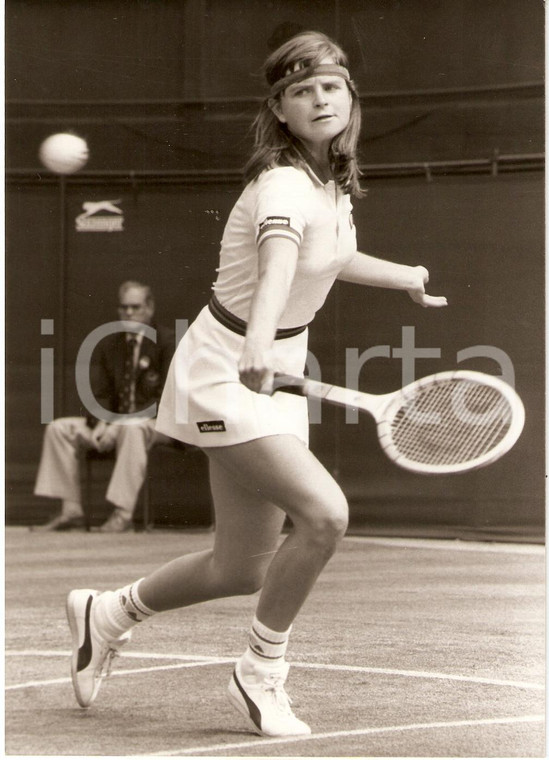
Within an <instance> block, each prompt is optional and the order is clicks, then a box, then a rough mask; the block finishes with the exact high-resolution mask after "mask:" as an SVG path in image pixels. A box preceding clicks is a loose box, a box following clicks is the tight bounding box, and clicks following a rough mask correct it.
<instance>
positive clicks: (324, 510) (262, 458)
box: [210, 436, 347, 736]
mask: <svg viewBox="0 0 549 760" xmlns="http://www.w3.org/2000/svg"><path fill="white" fill-rule="evenodd" d="M244 449H248V451H247V452H245V451H244ZM250 451H252V452H253V457H250V456H249V453H250ZM242 454H245V456H244V457H242ZM210 455H211V457H212V458H213V459H214V461H220V462H222V463H223V464H222V467H223V470H224V471H225V472H227V473H229V472H230V473H234V475H232V477H235V478H236V479H238V481H239V483H240V484H241V485H242V484H243V483H245V484H246V487H248V488H249V487H251V488H252V489H253V490H255V491H257V492H258V493H259V494H260V495H262V496H264V497H267V498H269V499H270V500H271V501H276V503H277V504H280V505H281V506H283V507H284V510H285V511H286V512H287V513H288V514H289V515H290V516H291V518H292V523H293V528H292V530H291V532H290V534H289V535H288V537H287V538H286V539H285V541H284V542H283V544H282V545H281V546H280V548H279V549H278V551H277V552H276V553H275V555H274V557H273V559H272V561H271V562H270V564H269V567H268V570H267V573H266V577H265V581H264V584H263V589H262V592H261V596H260V600H259V605H258V608H257V611H256V615H255V617H254V620H253V623H252V627H251V630H250V636H249V645H248V648H247V650H246V652H245V653H244V655H243V656H242V657H241V658H240V659H239V661H238V662H237V664H236V667H235V670H234V673H233V676H232V678H231V682H230V684H229V697H230V699H231V702H232V704H233V705H234V706H235V707H236V708H237V709H238V710H239V712H240V713H241V714H242V715H244V716H245V717H246V718H247V720H248V722H249V724H250V726H251V727H252V728H253V730H254V731H255V732H256V733H259V734H262V735H267V736H282V735H297V734H307V733H309V732H310V728H309V726H308V725H307V724H306V723H303V721H301V720H299V719H298V718H297V717H296V716H295V715H294V714H293V712H292V710H291V707H290V701H289V698H288V697H287V695H286V692H285V689H284V684H285V681H286V678H287V675H288V669H289V666H288V664H287V663H286V661H285V653H286V648H287V645H288V637H289V633H290V629H291V624H292V621H293V619H294V617H295V615H296V614H297V612H298V610H299V609H300V607H301V605H302V604H303V602H304V601H305V599H306V598H307V596H308V594H309V592H310V590H311V588H312V586H313V584H314V582H315V580H316V578H317V576H318V573H319V572H320V571H321V569H322V568H323V567H324V565H325V563H326V561H327V560H328V558H329V557H330V556H331V554H332V553H333V551H334V549H335V546H336V544H337V542H338V540H339V538H341V536H342V535H343V533H344V530H345V528H346V525H347V504H346V500H345V498H344V496H343V494H342V492H341V490H340V488H339V486H338V485H337V484H336V483H335V481H334V480H333V478H332V477H331V475H330V474H329V473H328V472H327V471H326V470H325V469H324V467H323V466H322V465H321V464H320V463H319V462H318V460H317V459H316V458H315V457H314V456H313V455H312V454H311V453H310V452H309V451H308V449H307V448H306V447H305V446H304V445H303V444H302V443H301V442H300V441H299V440H298V439H296V438H293V437H290V436H277V437H273V438H266V439H261V440H260V441H256V442H254V443H253V444H252V445H251V446H250V445H245V446H244V447H243V448H239V447H231V448H230V449H224V450H216V451H215V452H210ZM242 487H244V486H242ZM220 498H221V499H222V498H223V494H221V497H220Z"/></svg>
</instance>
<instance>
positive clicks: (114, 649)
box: [67, 588, 131, 707]
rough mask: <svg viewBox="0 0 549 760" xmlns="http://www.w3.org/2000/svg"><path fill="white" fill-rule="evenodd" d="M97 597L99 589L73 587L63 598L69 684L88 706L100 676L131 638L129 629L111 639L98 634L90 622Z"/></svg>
mask: <svg viewBox="0 0 549 760" xmlns="http://www.w3.org/2000/svg"><path fill="white" fill-rule="evenodd" d="M98 598H99V592H97V591H94V590H93V589H89V588H79V589H73V591H71V592H70V593H69V595H68V597H67V618H68V621H69V626H70V629H71V634H72V657H71V676H72V685H73V687H74V693H75V695H76V699H77V702H78V704H79V705H80V706H81V707H89V706H90V705H91V703H92V702H93V701H94V699H95V697H96V696H97V692H98V691H99V687H100V686H101V680H102V678H103V677H104V675H109V673H110V667H111V664H112V659H113V657H115V656H116V655H117V654H118V650H119V649H120V647H121V646H123V645H124V644H126V643H127V642H128V641H129V640H130V638H131V632H130V631H128V632H127V633H125V634H123V635H122V636H121V637H120V638H118V639H115V640H112V641H109V640H107V639H105V638H104V637H103V636H102V635H101V633H100V632H99V631H98V630H97V628H96V626H95V622H94V617H95V615H94V613H95V606H96V604H97V599H98Z"/></svg>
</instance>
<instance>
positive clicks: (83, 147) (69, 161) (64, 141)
mask: <svg viewBox="0 0 549 760" xmlns="http://www.w3.org/2000/svg"><path fill="white" fill-rule="evenodd" d="M38 156H39V158H40V161H41V162H42V163H43V164H44V166H45V167H46V168H47V169H49V170H50V171H52V172H55V173H56V174H74V172H77V171H78V170H79V169H81V168H82V167H83V166H84V165H85V164H86V162H87V160H88V157H89V150H88V144H87V142H86V141H85V140H84V138H82V137H78V135H72V134H70V133H69V132H59V133H58V134H56V135H50V136H49V137H47V138H46V139H45V140H44V142H43V143H42V144H41V145H40V150H39V152H38Z"/></svg>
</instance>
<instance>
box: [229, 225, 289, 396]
mask: <svg viewBox="0 0 549 760" xmlns="http://www.w3.org/2000/svg"><path fill="white" fill-rule="evenodd" d="M298 252H299V249H298V246H297V245H296V243H295V242H294V241H292V240H290V239H287V238H283V237H272V238H268V239H267V240H265V241H264V242H263V243H262V244H261V245H260V247H259V253H258V257H259V260H258V282H257V286H256V289H255V292H254V296H253V298H252V303H251V307H250V316H249V319H248V328H247V330H246V340H245V342H244V349H243V351H242V355H241V358H240V361H239V364H238V370H239V374H240V380H241V382H242V383H244V385H246V386H247V387H248V388H250V390H252V391H256V392H259V391H260V390H261V388H262V387H263V386H264V385H265V384H268V383H271V382H272V378H273V374H274V370H275V367H274V366H273V363H272V345H273V341H274V338H275V334H276V329H277V326H278V323H279V320H280V317H281V315H282V313H283V311H284V309H285V307H286V303H287V301H288V296H289V293H290V287H291V285H292V281H293V279H294V275H295V270H296V266H297V258H298Z"/></svg>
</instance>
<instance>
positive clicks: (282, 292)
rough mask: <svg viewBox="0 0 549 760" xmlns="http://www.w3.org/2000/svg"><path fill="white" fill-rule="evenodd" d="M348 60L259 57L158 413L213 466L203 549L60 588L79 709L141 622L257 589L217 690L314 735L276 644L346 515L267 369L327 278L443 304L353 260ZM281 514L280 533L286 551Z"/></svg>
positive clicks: (353, 121) (289, 363)
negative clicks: (231, 200) (211, 276)
mask: <svg viewBox="0 0 549 760" xmlns="http://www.w3.org/2000/svg"><path fill="white" fill-rule="evenodd" d="M347 67H348V63H347V58H346V56H345V54H344V52H343V51H342V50H341V49H340V48H339V47H338V46H337V45H336V44H334V43H333V42H332V41H331V40H330V39H328V38H327V37H326V36H324V35H322V34H319V33H316V32H307V33H302V34H299V35H297V36H295V37H293V38H292V39H291V40H289V41H288V42H286V43H284V44H283V45H282V46H281V47H280V48H278V49H277V50H276V51H275V52H273V53H272V54H271V55H270V57H269V58H268V59H267V61H266V64H265V75H266V79H267V83H268V85H269V87H270V95H269V97H268V98H267V99H266V100H265V102H264V103H263V105H262V107H261V109H260V112H259V114H258V116H257V119H256V124H255V126H256V143H255V151H254V153H253V155H252V157H251V159H250V161H249V163H248V165H247V167H246V170H245V178H246V181H247V184H246V187H245V189H244V190H243V192H242V195H241V196H240V198H239V199H238V201H237V202H236V204H235V206H234V208H233V210H232V212H231V214H230V216H229V219H228V222H227V226H226V228H225V231H224V235H223V239H222V243H221V254H220V264H219V269H218V277H217V281H216V283H215V285H214V288H213V295H212V298H211V301H210V303H209V304H208V306H206V307H205V308H204V309H203V310H202V312H201V313H200V314H199V315H198V317H197V319H196V321H195V322H194V323H193V324H192V325H191V327H190V329H189V330H188V331H187V333H186V334H185V336H184V337H183V339H182V341H181V342H180V344H179V347H178V349H177V352H176V355H175V356H174V360H173V361H172V365H171V368H170V371H169V374H168V379H167V382H166V385H165V389H164V394H163V397H162V401H161V404H160V409H159V414H158V419H157V429H158V430H159V431H161V432H162V433H165V434H167V435H169V436H172V437H174V438H177V439H180V440H182V441H185V442H187V443H191V444H196V445H198V446H200V447H202V448H203V449H204V451H205V452H206V453H207V455H208V457H209V462H210V480H211V490H212V495H213V499H214V503H215V515H216V518H215V520H216V531H215V539H214V545H213V548H212V549H209V550H207V551H203V552H197V553H192V554H187V555H185V556H181V557H179V558H177V559H174V560H172V561H171V562H168V563H167V564H165V565H164V566H162V567H160V568H159V569H157V570H156V571H154V572H152V573H151V574H150V575H148V576H147V577H145V578H141V579H140V580H137V581H135V582H134V583H130V584H129V585H128V586H126V587H124V588H121V589H118V590H116V591H105V592H103V593H99V592H98V591H95V590H90V589H76V590H73V591H71V592H70V594H69V597H68V600H67V614H68V619H69V623H70V626H71V631H72V635H73V655H72V677H73V684H74V688H75V692H76V697H77V700H78V702H79V704H80V705H81V706H83V707H88V706H89V705H90V704H91V703H92V702H93V701H94V699H95V697H96V694H97V691H98V688H99V686H100V681H101V675H102V672H103V670H104V669H105V667H106V663H107V661H108V660H110V658H111V657H112V656H113V655H114V654H115V653H116V652H117V651H118V649H119V648H120V646H121V645H122V644H124V643H125V642H126V641H127V640H128V638H129V635H130V629H131V628H132V627H133V626H134V625H136V624H137V623H140V622H142V621H144V620H147V619H148V618H150V617H151V616H152V615H154V614H155V613H158V612H162V611H165V610H172V609H175V608H179V607H186V606H188V605H192V604H197V603H199V602H205V601H208V600H210V599H217V598H220V597H227V596H234V595H242V594H253V593H255V592H257V591H258V590H260V589H261V594H260V595H259V601H258V605H257V609H256V613H255V617H254V619H253V621H252V623H251V628H250V631H249V640H248V646H247V649H246V651H245V652H244V654H243V655H242V657H241V658H240V659H239V660H238V662H237V663H236V667H235V669H234V673H233V675H232V678H231V681H230V684H229V698H230V700H231V702H232V704H233V705H234V706H235V707H236V708H237V710H239V711H240V713H242V715H243V716H245V718H246V719H247V721H248V723H249V725H250V726H251V728H252V730H254V731H255V732H257V733H259V734H261V735H266V736H287V735H299V734H308V733H310V730H311V729H310V728H309V726H308V725H307V724H306V723H305V722H303V721H302V720H300V719H299V718H297V717H296V716H295V715H294V713H293V712H292V710H291V707H290V700H289V697H288V696H287V694H286V691H285V688H284V684H285V681H286V678H287V675H288V668H289V666H288V663H287V662H286V659H285V655H286V648H287V645H288V637H289V634H290V630H291V627H292V624H293V622H294V619H295V617H296V615H297V613H298V612H299V610H300V608H301V606H302V605H303V603H304V602H305V600H306V599H307V596H308V594H309V592H310V591H311V589H312V587H313V585H314V583H315V581H316V579H317V577H318V575H319V573H320V572H321V570H322V569H323V567H324V566H325V564H326V563H327V561H328V560H329V558H330V557H331V556H332V554H333V553H334V550H335V549H336V546H337V544H338V542H339V541H340V539H341V538H342V537H343V535H344V533H345V531H346V528H347V521H348V508H347V502H346V499H345V496H344V494H343V492H342V491H341V488H340V487H339V485H338V484H337V483H336V482H335V480H334V479H333V478H332V476H331V475H330V473H328V472H327V470H326V469H325V468H324V467H323V465H322V464H321V463H320V462H319V461H318V460H317V459H316V457H315V456H314V455H313V454H312V453H311V451H310V450H309V448H308V445H307V444H308V432H307V431H308V417H307V402H306V399H304V398H300V397H298V396H295V395H292V394H288V393H283V392H280V393H276V394H274V395H273V396H270V395H267V394H262V393H260V391H261V390H262V389H263V390H265V389H267V388H269V387H270V384H271V383H272V379H273V373H274V372H275V371H280V372H286V373H289V374H294V375H295V374H298V375H301V376H302V375H303V371H304V367H305V360H306V352H307V330H308V328H307V325H308V324H309V323H310V322H311V321H312V320H313V318H314V315H315V313H316V311H317V310H318V309H319V308H320V307H321V306H322V304H323V303H324V300H325V298H326V296H327V294H328V292H329V290H330V288H331V286H332V284H333V283H334V281H335V279H336V278H339V279H342V280H346V281H349V282H355V283H359V284H361V285H370V286H380V287H385V288H394V289H399V290H402V291H407V292H408V294H409V295H410V296H411V298H412V299H413V300H414V301H416V302H417V303H418V304H420V305H422V306H434V307H438V306H443V305H445V303H446V299H445V298H442V297H431V296H428V295H426V293H425V283H426V282H427V280H428V273H427V270H426V269H425V268H424V267H421V266H417V267H410V266H404V265H399V264H393V263H390V262H387V261H384V260H381V259H376V258H373V257H371V256H368V255H365V254H361V253H359V252H357V244H356V233H355V228H354V225H353V219H352V215H351V211H352V206H351V199H350V196H351V195H354V196H360V195H361V190H360V186H359V170H358V167H357V159H356V147H357V141H358V136H359V129H360V105H359V100H358V96H357V92H356V90H355V86H354V84H353V82H352V80H351V78H350V75H349V71H348V68H347ZM286 515H288V516H289V517H290V518H291V523H292V529H291V531H290V532H289V534H288V535H287V536H286V538H285V539H284V540H283V541H281V531H282V527H283V525H284V520H285V517H286ZM221 633H222V632H221Z"/></svg>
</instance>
